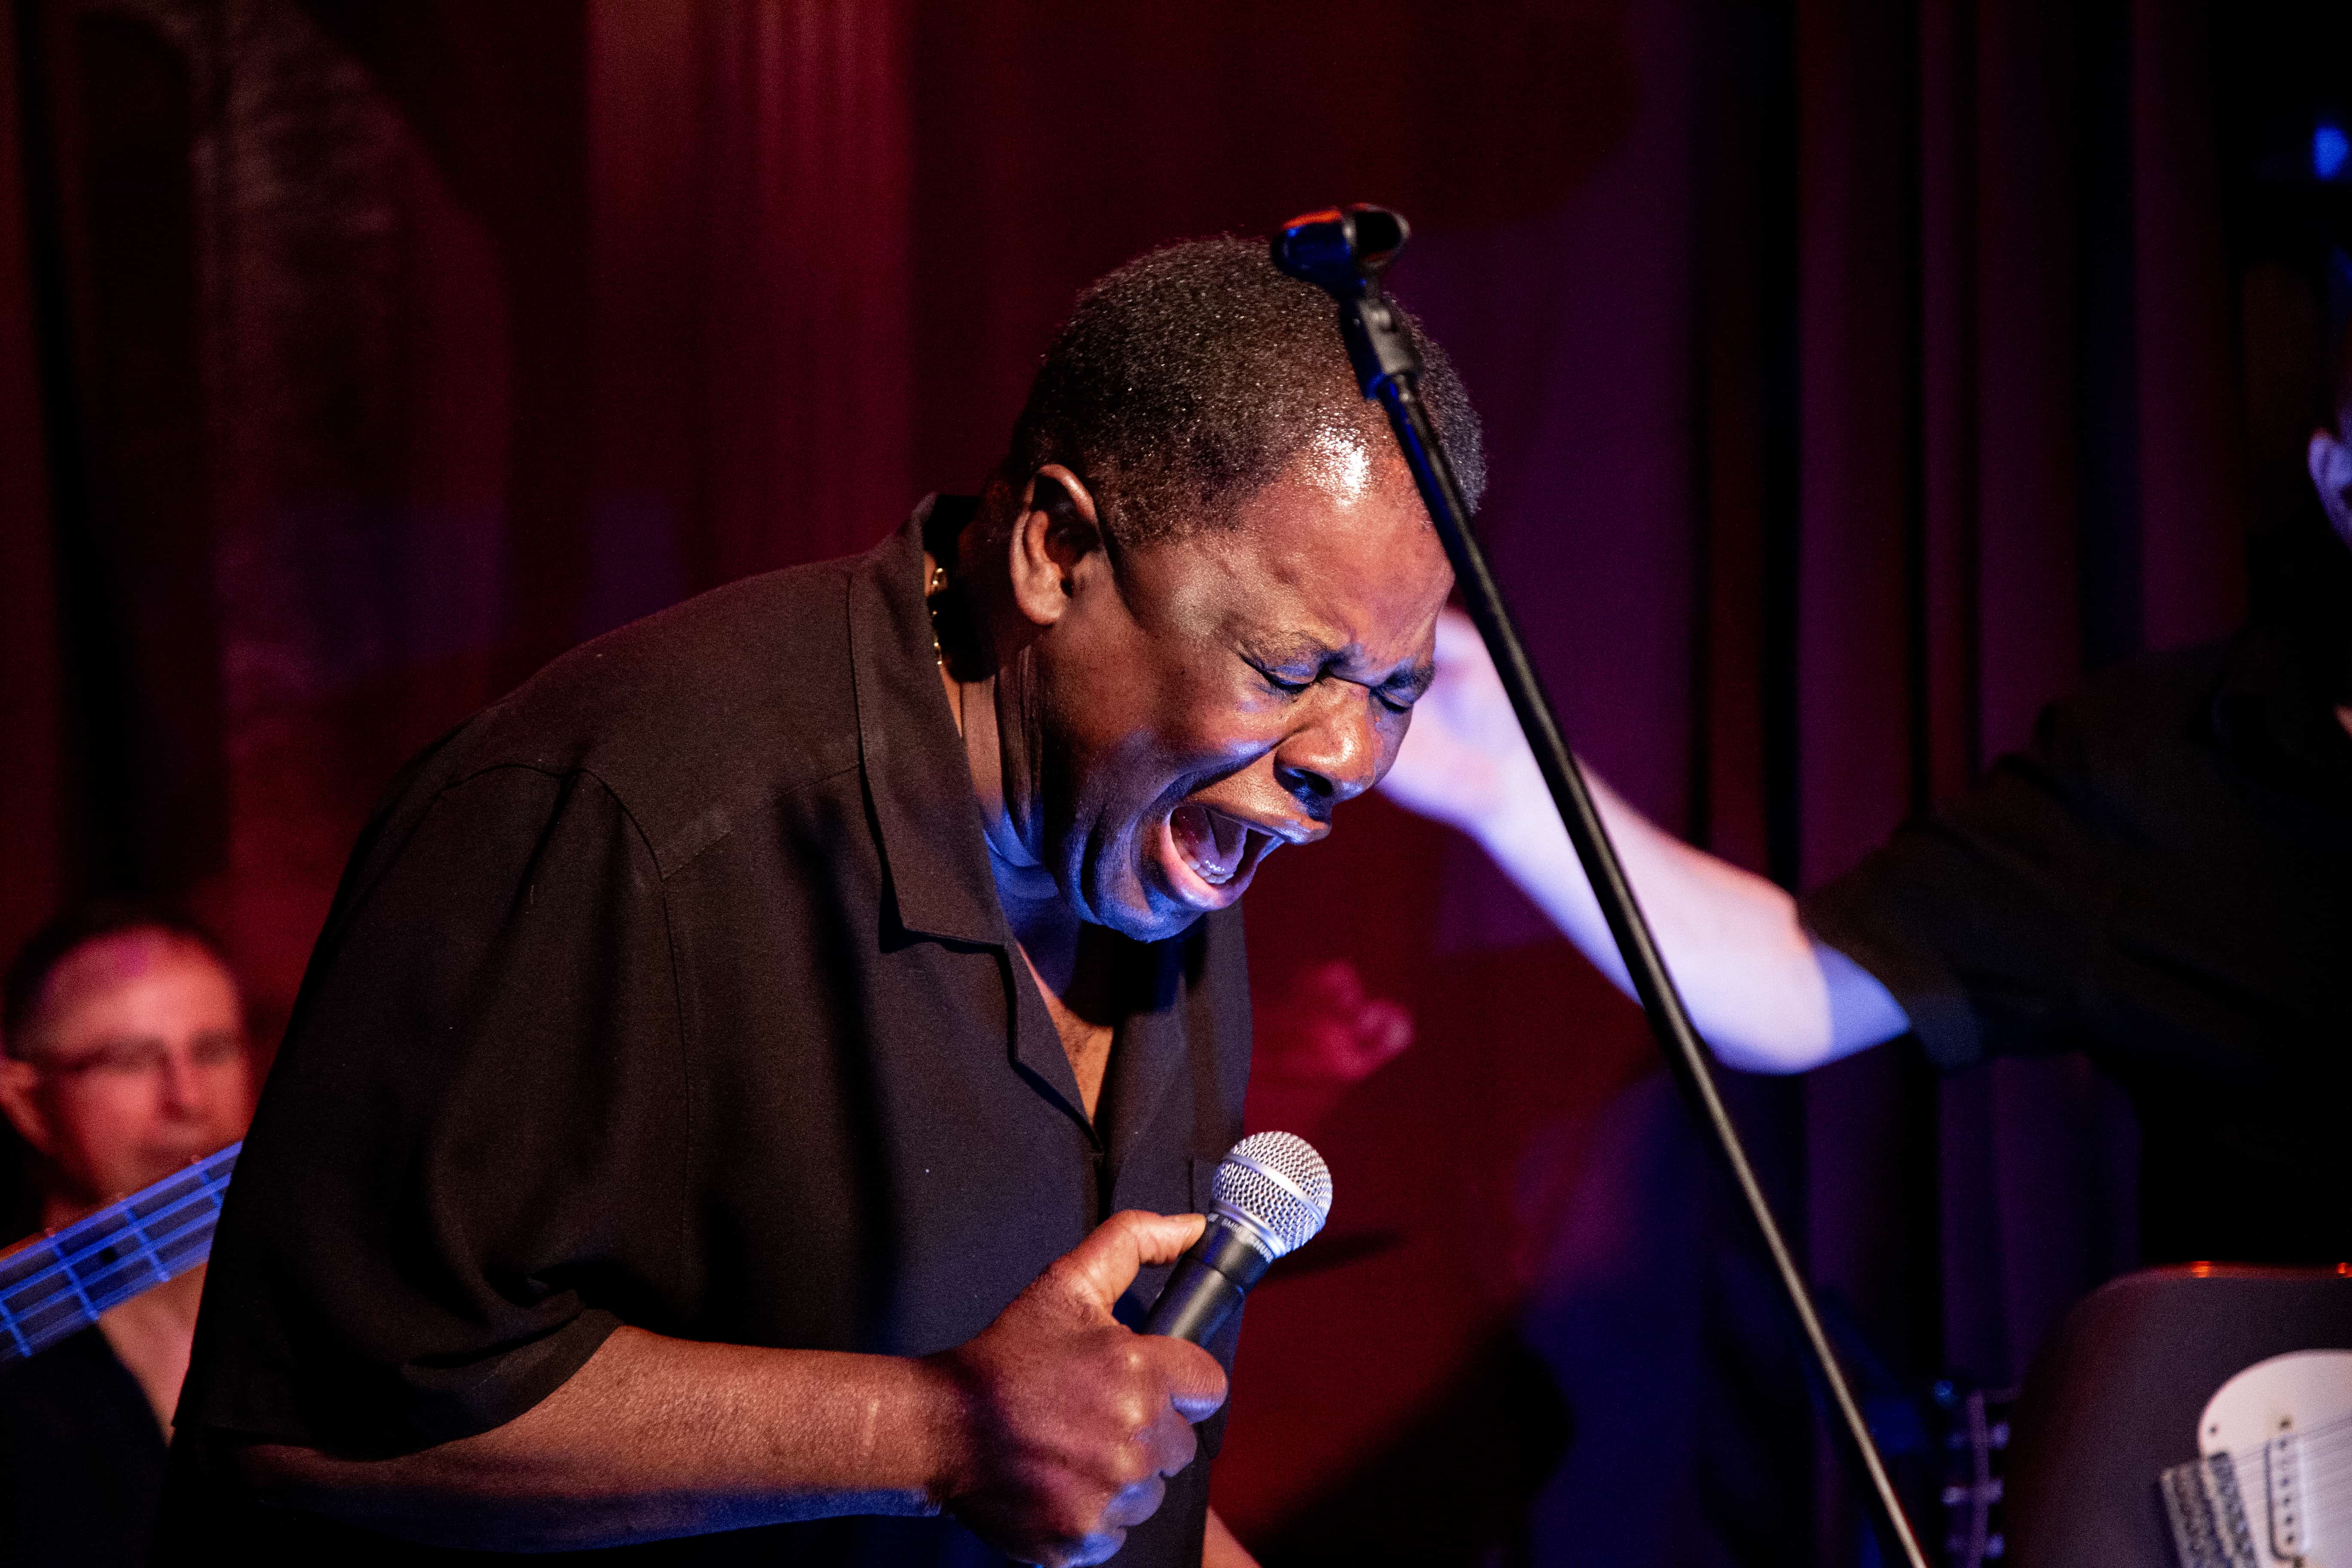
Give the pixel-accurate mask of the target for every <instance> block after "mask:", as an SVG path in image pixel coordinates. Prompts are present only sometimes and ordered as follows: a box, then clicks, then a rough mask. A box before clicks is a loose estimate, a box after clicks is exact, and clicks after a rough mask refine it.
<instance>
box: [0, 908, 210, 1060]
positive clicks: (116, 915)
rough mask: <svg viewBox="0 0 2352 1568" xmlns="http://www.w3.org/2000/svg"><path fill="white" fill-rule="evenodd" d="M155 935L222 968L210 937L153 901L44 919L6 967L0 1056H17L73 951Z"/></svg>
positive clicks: (0, 984) (0, 985) (0, 994)
mask: <svg viewBox="0 0 2352 1568" xmlns="http://www.w3.org/2000/svg"><path fill="white" fill-rule="evenodd" d="M123 931H165V932H168V933H169V934H171V935H173V936H175V937H178V938H180V939H182V940H183V941H185V942H194V943H195V944H196V945H197V946H198V947H201V948H203V949H204V950H205V952H208V953H210V954H212V956H213V959H214V961H215V963H219V964H220V965H221V967H222V968H224V969H226V968H227V967H228V957H227V955H226V953H224V952H222V951H221V944H220V942H219V941H218V940H217V939H215V937H214V935H213V933H212V932H210V931H206V930H205V928H204V927H203V926H202V925H200V924H198V923H197V922H196V921H195V920H194V918H193V917H191V916H190V915H188V914H187V913H186V912H185V911H184V910H180V909H177V908H175V907H174V906H173V905H171V904H167V903H163V902H162V901H160V900H152V899H138V898H101V899H85V900H81V901H80V902H79V903H74V904H69V905H68V906H67V907H66V908H64V909H63V910H58V912H57V913H56V914H55V915H52V916H51V917H49V920H48V921H47V924H45V925H43V926H42V927H41V929H40V930H38V931H35V932H34V933H33V934H32V935H31V936H29V937H27V938H26V940H25V945H24V946H22V947H20V948H18V949H17V950H16V957H15V958H14V959H12V960H10V961H9V964H8V973H7V978H6V979H5V981H0V1050H5V1053H6V1054H7V1055H9V1056H16V1055H17V1054H18V1052H17V1047H18V1046H19V1045H20V1044H21V1043H22V1041H23V1039H24V1031H25V1026H26V1025H27V1024H29V1023H30V1022H32V1018H33V1015H34V1014H35V1013H36V1012H37V1011H38V1010H39V1008H40V1005H41V992H42V990H43V989H44V988H45V987H47V984H48V983H49V976H50V975H52V974H54V973H57V969H58V965H59V964H60V963H64V962H65V961H66V959H67V958H68V957H69V956H70V955H71V954H72V953H73V952H75V951H77V950H78V949H79V948H82V947H84V946H86V945H88V944H89V943H90V942H96V941H98V940H99V939H100V937H109V936H116V935H120V934H121V932H123Z"/></svg>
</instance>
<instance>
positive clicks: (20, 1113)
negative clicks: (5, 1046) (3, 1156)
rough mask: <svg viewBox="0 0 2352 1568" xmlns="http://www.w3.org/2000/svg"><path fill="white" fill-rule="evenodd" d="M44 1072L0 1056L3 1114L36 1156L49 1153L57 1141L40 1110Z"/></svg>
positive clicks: (0, 1102) (0, 1092)
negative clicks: (31, 1147) (50, 1134)
mask: <svg viewBox="0 0 2352 1568" xmlns="http://www.w3.org/2000/svg"><path fill="white" fill-rule="evenodd" d="M40 1084H41V1069H40V1068H37V1067H35V1066H34V1065H33V1064H32V1063H31V1062H27V1061H20V1060H18V1059H17V1058H15V1057H0V1113H5V1114H6V1116H7V1118H8V1122H9V1125H10V1126H12V1127H14V1128H16V1133H17V1136H19V1137H21V1138H23V1139H24V1140H25V1142H27V1143H30V1144H31V1145H32V1146H33V1152H35V1153H37V1154H44V1155H46V1154H47V1153H48V1152H49V1151H50V1146H51V1145H52V1144H53V1143H54V1142H56V1140H54V1139H53V1138H51V1137H50V1136H49V1119H48V1115H47V1112H45V1111H44V1110H42V1109H41V1096H40Z"/></svg>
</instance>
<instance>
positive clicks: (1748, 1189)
mask: <svg viewBox="0 0 2352 1568" xmlns="http://www.w3.org/2000/svg"><path fill="white" fill-rule="evenodd" d="M1411 232H1412V231H1411V230H1410V229H1409V228H1408V227H1407V226H1406V225H1405V221H1404V219H1403V218H1402V216H1399V215H1398V214H1396V213H1392V212H1390V211H1388V210H1387V209H1386V208H1384V207H1375V206H1350V207H1347V208H1345V209H1339V208H1334V209H1332V210H1329V211H1327V212H1319V213H1309V214H1307V216H1304V217H1300V218H1295V219H1293V220H1292V221H1291V222H1290V223H1289V224H1288V225H1287V226H1285V227H1284V229H1283V231H1282V232H1281V233H1280V234H1278V235H1276V237H1275V239H1274V263H1275V265H1276V266H1277V267H1279V268H1282V269H1283V270H1284V271H1285V272H1287V273H1288V274H1290V275H1291V276H1292V277H1293V278H1297V279H1302V280H1304V281H1306V282H1308V283H1312V284H1314V285H1315V286H1316V287H1318V288H1319V289H1324V290H1326V291H1328V293H1329V294H1330V295H1331V297H1332V298H1333V299H1335V300H1338V301H1339V335H1340V337H1341V339H1342V340H1343V341H1345V342H1346V343H1347V345H1348V357H1349V360H1350V361H1352V362H1353V363H1354V364H1355V367H1356V380H1357V382H1358V383H1359V384H1360V385H1361V386H1362V387H1363V390H1364V395H1365V396H1366V397H1370V398H1375V399H1377V400H1378V401H1379V402H1380V404H1381V406H1382V407H1383V408H1385V409H1387V410H1388V416H1389V423H1390V425H1391V426H1393V427H1394V429H1395V431H1396V438H1397V445H1398V446H1399V447H1401V448H1402V450H1403V452H1404V459H1405V462H1406V463H1407V464H1408V465H1409V466H1410V467H1411V468H1412V477H1413V482H1414V483H1416V484H1417V485H1419V486H1420V487H1421V499H1422V500H1423V503H1424V504H1425V505H1427V507H1428V508H1429V519H1430V521H1432V522H1433V523H1435V524H1436V525H1437V534H1438V537H1439V538H1440V539H1442V540H1444V542H1445V553H1446V555H1447V557H1448V558H1449V559H1450V560H1452V562H1453V563H1454V580H1455V582H1456V584H1458V585H1459V586H1460V588H1461V591H1462V600H1463V603H1464V605H1465V606H1466V607H1467V608H1468V610H1469V612H1470V618H1471V619H1472V620H1474V621H1475V622H1477V624H1478V631H1479V633H1480V635H1481V636H1483V637H1485V638H1486V651H1487V652H1488V653H1489V654H1491V655H1493V656H1494V660H1495V670H1496V674H1497V675H1499V676H1501V677H1502V681H1503V689H1504V690H1505V691H1507V692H1508V693H1509V694H1510V698H1511V708H1512V710H1513V711H1515V712H1516V713H1517V714H1518V717H1519V728H1520V729H1522V730H1524V731H1526V732H1527V737H1528V746H1529V747H1530V748H1532V749H1533V751H1534V752H1535V754H1536V765H1537V766H1538V768H1540V769H1542V771H1543V776H1544V783H1545V784H1548V785H1549V786H1550V788H1551V798H1552V801H1553V804H1554V805H1558V806H1559V816H1560V821H1561V822H1563V823H1565V824H1566V825H1567V826H1568V837H1569V839H1570V842H1571V843H1573V844H1574V845H1575V846H1576V857H1577V858H1578V859H1579V860H1580V861H1582V862H1583V863H1584V874H1585V876H1586V877H1587V878H1589V879H1591V883H1592V892H1593V896H1594V897H1595V898H1597V899H1598V900H1600V901H1601V913H1602V914H1603V915H1604V916H1606V917H1607V918H1608V921H1609V930H1610V933H1611V934H1612V936H1614V937H1615V938H1616V939H1617V951H1618V952H1620V953H1621V954H1622V955H1623V956H1624V960H1625V969H1626V972H1627V973H1629V974H1631V975H1632V976H1633V990H1634V993H1635V994H1637V995H1638V996H1640V998H1641V1000H1642V1011H1643V1013H1644V1014H1646V1015H1648V1017H1649V1021H1650V1030H1651V1033H1653V1034H1654V1035H1655V1036H1656V1037H1657V1040H1658V1048H1659V1049H1660V1050H1661V1051H1663V1052H1664V1054H1665V1058H1666V1067H1667V1069H1668V1070H1669V1071H1670V1072H1672V1073H1673V1074H1674V1078H1675V1083H1676V1084H1677V1085H1679V1086H1680V1088H1681V1089H1682V1091H1683V1094H1684V1097H1685V1099H1686V1100H1689V1102H1690V1104H1691V1107H1692V1109H1693V1110H1694V1111H1696V1113H1697V1115H1698V1118H1699V1120H1700V1121H1702V1122H1704V1123H1705V1124H1706V1128H1707V1130H1708V1131H1710V1132H1712V1133H1713V1134H1714V1139H1715V1145H1716V1150H1717V1152H1718V1153H1719V1154H1721V1155H1722V1157H1723V1162H1724V1163H1725V1165H1726V1166H1727V1168H1728V1169H1729V1171H1730V1173H1731V1179H1732V1181H1733V1183H1734V1184H1736V1185H1737V1186H1738V1189H1739V1195H1740V1197H1741V1199H1742V1200H1743V1201H1744V1202H1745V1203H1746V1204H1747V1206H1748V1217H1749V1218H1751V1219H1753V1220H1754V1221H1755V1223H1756V1229H1757V1232H1758V1233H1759V1235H1760V1236H1761V1237H1763V1241H1764V1248H1765V1250H1766V1251H1767V1252H1769V1254H1770V1255H1771V1258H1772V1267H1773V1269H1774V1271H1775V1272H1776V1273H1777V1274H1778V1275H1779V1276H1780V1289H1781V1290H1782V1291H1783V1293H1785V1294H1786V1295H1787V1297H1788V1299H1789V1305H1790V1308H1791V1309H1792V1310H1794V1311H1795V1313H1796V1315H1797V1322H1798V1324H1799V1325H1800V1327H1801V1329H1802V1330H1803V1332H1804V1337H1805V1343H1806V1346H1807V1348H1808V1349H1809V1350H1811V1352H1812V1359H1813V1362H1814V1363H1815V1365H1816V1366H1817V1367H1818V1369H1819V1370H1820V1373H1821V1376H1822V1383H1823V1384H1824V1385H1825V1386H1826V1387H1827V1389H1828V1392H1829V1396H1830V1402H1831V1403H1832V1405H1835V1406H1836V1407H1837V1414H1838V1417H1839V1424H1840V1426H1842V1427H1843V1431H1844V1433H1845V1436H1847V1437H1848V1438H1849V1439H1850V1442H1851V1447H1850V1452H1851V1454H1852V1456H1853V1458H1855V1459H1856V1461H1857V1462H1858V1463H1859V1464H1860V1466H1861V1468H1862V1470H1863V1472H1864V1477H1865V1478H1866V1479H1868V1481H1869V1483H1870V1489H1871V1491H1872V1493H1873V1495H1874V1497H1875V1498H1876V1499H1877V1502H1878V1507H1879V1510H1880V1511H1881V1512H1882V1513H1883V1514H1884V1515H1885V1521H1886V1527H1887V1529H1888V1531H1890V1532H1891V1533H1892V1534H1893V1536H1894V1538H1895V1542H1897V1544H1898V1545H1899V1546H1900V1548H1901V1550H1902V1554H1903V1560H1904V1561H1905V1562H1906V1563H1909V1564H1910V1568H1927V1558H1926V1557H1925V1556H1923V1555H1922V1554H1921V1553H1920V1550H1919V1541H1918V1537H1917V1535H1916V1533H1915V1532H1914V1531H1913V1530H1912V1528H1911V1521H1910V1520H1909V1519H1907V1518H1906V1517H1905V1515H1904V1512H1903V1504H1902V1501H1901V1500H1900V1499H1898V1498H1897V1497H1896V1496H1895V1484H1894V1482H1893V1481H1892V1480H1891V1479H1889V1478H1888V1476H1887V1474H1886V1463H1885V1460H1884V1459H1883V1458H1880V1456H1879V1452H1878V1445H1877V1444H1876V1443H1874V1441H1872V1439H1871V1436H1870V1426H1869V1425H1868V1423H1866V1422H1865V1421H1864V1419H1863V1415H1862V1409H1861V1406H1859V1405H1856V1404H1855V1403H1854V1397H1853V1389H1852V1388H1851V1387H1849V1386H1848V1385H1847V1383H1846V1379H1845V1373H1844V1372H1843V1370H1842V1369H1841V1368H1840V1367H1839V1365H1838V1361H1837V1356H1836V1354H1835V1353H1834V1352H1832V1350H1831V1349H1830V1342H1829V1336H1828V1335H1827V1334H1826V1333H1824V1332H1823V1331H1822V1320H1821V1315H1820V1314H1819V1313H1818V1312H1817V1311H1815V1310H1814V1309H1813V1299H1812V1292H1811V1290H1810V1289H1807V1287H1806V1285H1805V1279H1804V1276H1803V1275H1802V1274H1801V1273H1800V1272H1799V1271H1798V1269H1797V1264H1796V1259H1795V1258H1794V1257H1793V1256H1791V1254H1790V1251H1789V1244H1788V1242H1787V1240H1786V1239H1784V1238H1783V1237H1782V1236H1781V1234H1780V1225H1779V1223H1778V1222H1777V1221H1775V1220H1774V1219H1773V1217H1772V1207H1771V1205H1770V1204H1769V1203H1767V1202H1766V1201H1765V1197H1764V1189H1763V1188H1762V1186H1760V1185H1759V1184H1758V1183H1757V1180H1756V1172H1755V1170H1754V1168H1753V1167H1752V1166H1751V1165H1750V1164H1749V1163H1748V1152H1747V1149H1746V1148H1745V1147H1744V1146H1743V1145H1742V1144H1741V1142H1740V1139H1739V1131H1738V1128H1736V1127H1735V1126H1733V1125H1732V1121H1731V1117H1730V1115H1729V1114H1728V1112H1727V1111H1726V1110H1725V1109H1724V1104H1723V1096H1722V1094H1721V1092H1720V1091H1719V1090H1718V1089H1717V1087H1716V1082H1715V1071H1714V1064H1713V1063H1712V1061H1711V1060H1710V1059H1709V1058H1708V1056H1707V1051H1706V1047H1705V1046H1704V1045H1702V1044H1701V1043H1700V1041H1699V1037H1698V1035H1697V1033H1696V1031H1695V1030H1694V1029H1692V1027H1691V1021H1690V1015H1689V1014H1688V1013H1687V1012H1685V1010H1684V1008H1683V1000H1682V996H1681V994H1679V993H1677V992H1676V991H1675V984H1674V981H1673V980H1672V979H1671V978H1669V977H1668V975H1667V973H1666V966H1665V963H1664V961H1663V960H1661V959H1660V958H1659V956H1658V944H1657V940H1656V939H1655V938H1654V936H1652V935H1651V933H1650V922H1649V921H1647V920H1646V919H1644V918H1643V914H1642V909H1641V906H1640V905H1639V904H1638V903H1636V902H1635V901H1634V899H1633V885H1632V884H1631V883H1629V882H1627V881H1626V879H1625V868H1624V867H1623V866H1622V865H1621V864H1619V862H1618V859H1617V849H1616V847H1615V846H1614V845H1612V843H1611V842H1610V841H1609V832H1608V829H1607V828H1605V827H1603V826H1601V814H1600V812H1599V811H1598V810H1596V809H1595V808H1594V806H1593V804H1592V792H1591V789H1589V788H1588V787H1586V785H1585V782H1584V774H1583V772H1582V770H1581V769H1580V768H1579V767H1578V766H1577V762H1576V758H1575V756H1574V755H1573V754H1571V753H1570V751H1569V749H1568V742H1567V739H1566V738H1565V737H1564V736H1562V735H1561V733H1560V728H1559V720H1558V719H1557V718H1556V717H1554V715H1553V713H1552V709H1551V702H1550V700H1549V699H1548V698H1546V697H1545V695H1544V690H1543V681H1542V679H1540V678H1539V677H1538V675H1537V674H1536V668H1535V666H1534V665H1533V664H1532V663H1531V662H1529V660H1528V651H1527V647H1526V646H1525V645H1524V644H1522V643H1521V642H1520V641H1519V633H1518V628H1517V626H1515V625H1513V624H1512V621H1511V616H1510V612H1509V611H1508V610H1507V609H1506V608H1504V606H1503V595H1502V590H1501V588H1500V586H1499V585H1498V584H1496V581H1495V574H1494V572H1493V570H1492V569H1491V568H1489V567H1488V565H1487V564H1486V552H1484V551H1483V550H1481V549H1479V547H1478V542H1477V540H1476V539H1475V537H1473V536H1472V534H1471V532H1470V526H1469V524H1470V509H1469V508H1468V507H1467V506H1465V504H1463V500H1462V488H1461V486H1460V485H1459V484H1458V483H1456V482H1455V480H1454V467H1453V465H1452V464H1451V463H1449V462H1448V461H1447V460H1446V457H1445V451H1444V447H1440V446H1439V445H1438V442H1437V433H1436V431H1435V429H1434V427H1433V426H1431V424H1430V422H1429V410H1428V409H1427V407H1426V406H1424V405H1423V403H1422V401H1421V393H1420V388H1419V383H1420V380H1421V358H1420V356H1419V355H1418V354H1417V353H1414V352H1413V347H1412V343H1411V342H1408V341H1406V338H1405V334H1404V331H1403V328H1402V323H1401V322H1400V321H1399V320H1398V318H1397V315H1396V312H1395V311H1394V310H1392V309H1391V307H1390V305H1389V302H1388V300H1386V299H1385V298H1384V297H1383V296H1382V294H1381V273H1382V272H1384V271H1386V270H1387V268H1388V265H1389V263H1390V262H1391V261H1393V260H1395V259H1396V255H1397V252H1398V251H1399V250H1402V248H1403V247H1404V242H1405V239H1406V237H1408V236H1409V235H1410V233H1411Z"/></svg>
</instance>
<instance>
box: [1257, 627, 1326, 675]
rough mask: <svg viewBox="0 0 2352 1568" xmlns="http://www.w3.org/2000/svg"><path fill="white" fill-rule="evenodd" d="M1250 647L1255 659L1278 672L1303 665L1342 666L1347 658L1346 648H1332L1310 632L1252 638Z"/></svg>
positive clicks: (1281, 633)
mask: <svg viewBox="0 0 2352 1568" xmlns="http://www.w3.org/2000/svg"><path fill="white" fill-rule="evenodd" d="M1248 647H1249V655H1250V657H1251V658H1255V659H1256V660H1257V661H1258V662H1260V663H1261V664H1269V665H1272V666H1274V667H1275V668H1277V669H1287V668H1291V667H1292V666H1294V665H1301V664H1311V665H1313V666H1315V667H1316V668H1318V669H1320V668H1323V667H1325V666H1327V665H1331V664H1337V663H1339V661H1340V659H1341V658H1343V657H1345V650H1344V649H1340V648H1335V647H1329V646H1328V645H1327V644H1326V643H1325V642H1324V641H1323V640H1322V639H1321V638H1319V637H1315V636H1313V635H1312V634H1310V633H1307V632H1271V633H1268V634H1266V635H1265V636H1264V637H1252V638H1251V639H1249V643H1248Z"/></svg>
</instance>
